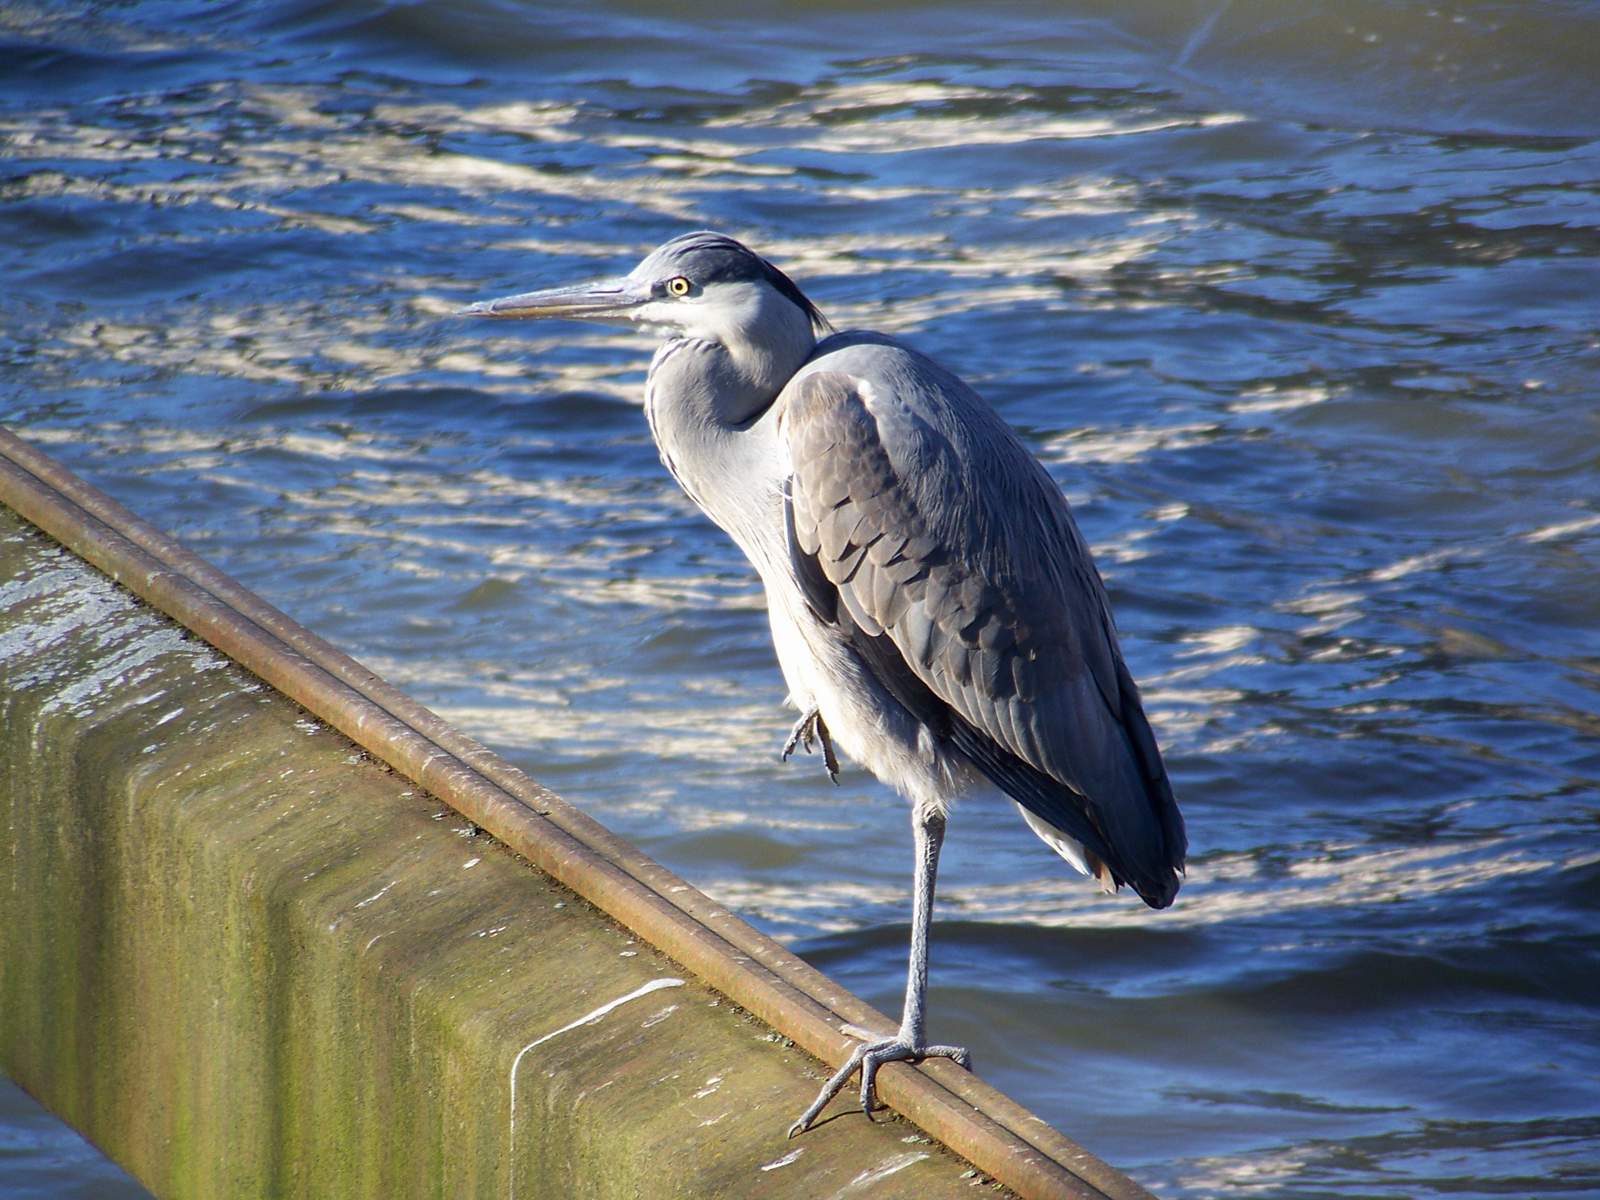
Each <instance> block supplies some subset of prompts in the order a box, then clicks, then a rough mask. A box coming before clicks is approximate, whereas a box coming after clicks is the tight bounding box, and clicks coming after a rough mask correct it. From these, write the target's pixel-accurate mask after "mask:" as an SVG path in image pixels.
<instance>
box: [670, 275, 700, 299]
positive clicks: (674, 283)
mask: <svg viewBox="0 0 1600 1200" xmlns="http://www.w3.org/2000/svg"><path fill="white" fill-rule="evenodd" d="M693 286H694V285H693V284H692V283H690V282H689V281H688V280H687V279H685V278H684V277H683V276H682V275H674V276H673V277H672V278H671V279H669V280H667V291H669V292H671V293H672V294H673V295H674V296H687V295H688V294H689V289H690V288H692V287H693Z"/></svg>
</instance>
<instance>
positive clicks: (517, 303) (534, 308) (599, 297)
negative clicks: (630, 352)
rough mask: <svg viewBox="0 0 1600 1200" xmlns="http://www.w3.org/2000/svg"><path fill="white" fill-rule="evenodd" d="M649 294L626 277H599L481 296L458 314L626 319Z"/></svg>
mask: <svg viewBox="0 0 1600 1200" xmlns="http://www.w3.org/2000/svg"><path fill="white" fill-rule="evenodd" d="M649 298H650V297H649V296H647V295H641V294H639V293H638V292H637V291H635V290H634V288H633V286H632V285H631V284H630V283H629V281H628V280H627V279H626V278H621V279H602V280H598V281H596V282H594V283H581V284H578V285H577V286H575V287H558V288H546V289H544V290H543V291H539V292H523V293H521V294H520V295H516V296H502V297H500V299H498V300H480V301H478V302H477V303H476V304H469V305H467V307H465V308H463V309H460V310H459V311H458V312H457V313H456V315H457V316H460V317H496V318H499V319H501V320H509V319H512V318H519V317H520V318H528V317H565V318H567V319H568V320H574V321H605V320H619V319H620V320H626V319H627V318H628V316H629V314H630V313H631V312H632V310H633V309H635V308H637V307H638V306H639V305H641V304H643V303H644V302H645V301H646V300H648V299H649Z"/></svg>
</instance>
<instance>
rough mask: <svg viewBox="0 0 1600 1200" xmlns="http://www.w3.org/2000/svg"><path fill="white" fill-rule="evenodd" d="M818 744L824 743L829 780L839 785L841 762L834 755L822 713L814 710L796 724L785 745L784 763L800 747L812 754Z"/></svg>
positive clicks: (823, 761) (782, 756) (825, 764)
mask: <svg viewBox="0 0 1600 1200" xmlns="http://www.w3.org/2000/svg"><path fill="white" fill-rule="evenodd" d="M818 742H821V743H822V763H823V765H824V766H825V767H827V768H828V778H830V779H832V780H833V782H834V783H835V784H836V785H837V784H838V782H839V760H838V759H837V758H835V757H834V754H833V739H832V738H830V737H829V736H828V727H827V726H826V725H824V724H823V723H822V712H821V710H819V709H815V708H813V709H812V710H811V711H810V712H808V713H806V715H805V716H803V717H801V718H800V719H799V720H798V721H796V722H795V723H794V728H793V729H792V730H790V731H789V740H788V741H787V742H785V743H784V744H783V754H782V755H780V757H781V758H782V760H783V761H784V762H788V761H789V756H790V755H791V754H793V753H794V752H795V750H796V749H798V748H799V747H800V746H804V747H805V748H806V753H807V754H810V753H811V749H812V747H813V746H815V745H816V744H817V743H818Z"/></svg>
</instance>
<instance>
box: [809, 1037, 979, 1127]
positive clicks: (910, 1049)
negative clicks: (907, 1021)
mask: <svg viewBox="0 0 1600 1200" xmlns="http://www.w3.org/2000/svg"><path fill="white" fill-rule="evenodd" d="M849 1032H851V1033H856V1032H858V1031H857V1030H854V1029H852V1030H850V1031H849ZM873 1036H876V1035H873ZM925 1058H948V1059H950V1060H951V1061H953V1062H954V1063H955V1064H956V1065H957V1066H960V1067H965V1068H966V1069H967V1070H969V1071H970V1070H972V1055H970V1054H968V1053H967V1051H966V1049H965V1048H964V1047H962V1046H916V1045H913V1044H912V1043H911V1042H910V1040H908V1039H907V1038H904V1037H902V1036H901V1035H899V1034H896V1035H895V1036H894V1037H891V1038H884V1039H883V1040H882V1041H876V1042H867V1043H864V1044H863V1045H860V1046H857V1047H856V1048H855V1049H854V1050H853V1051H851V1053H850V1057H849V1059H848V1060H846V1062H845V1064H844V1066H842V1067H840V1068H839V1069H838V1070H837V1071H835V1072H834V1075H833V1078H832V1079H830V1080H828V1082H827V1083H825V1084H823V1085H822V1091H820V1092H818V1093H817V1098H816V1099H815V1100H813V1101H812V1102H811V1107H810V1108H808V1109H806V1111H805V1112H803V1113H801V1114H800V1119H799V1120H798V1121H796V1122H795V1123H794V1124H793V1125H791V1126H789V1136H790V1137H794V1136H795V1134H797V1133H804V1132H805V1131H806V1130H807V1129H809V1128H811V1122H813V1121H815V1120H816V1119H817V1115H818V1114H819V1113H821V1112H822V1110H823V1109H824V1108H826V1107H827V1106H828V1101H830V1100H832V1099H833V1098H834V1097H835V1096H837V1095H838V1094H839V1093H840V1092H841V1091H843V1090H844V1085H845V1084H846V1083H848V1082H849V1081H850V1076H852V1075H854V1074H855V1073H856V1069H857V1068H858V1067H859V1068H860V1070H861V1111H862V1112H864V1113H866V1114H867V1120H869V1121H870V1120H872V1109H873V1107H874V1104H875V1100H874V1097H873V1084H874V1083H875V1082H876V1081H877V1078H878V1068H879V1067H881V1066H883V1064H884V1063H892V1062H921V1061H922V1060H923V1059H925Z"/></svg>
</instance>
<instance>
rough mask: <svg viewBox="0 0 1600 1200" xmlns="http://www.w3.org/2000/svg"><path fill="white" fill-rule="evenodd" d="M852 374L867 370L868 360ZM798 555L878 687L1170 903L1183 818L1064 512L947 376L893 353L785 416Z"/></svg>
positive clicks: (825, 380)
mask: <svg viewBox="0 0 1600 1200" xmlns="http://www.w3.org/2000/svg"><path fill="white" fill-rule="evenodd" d="M857 358H858V360H859V358H860V356H857ZM783 404H784V408H783V411H782V417H781V422H782V424H781V429H782V433H783V438H784V440H785V442H786V444H787V446H788V449H789V454H790V461H791V464H792V475H791V478H790V481H789V495H788V499H787V509H788V517H787V519H788V522H789V539H790V554H791V559H792V562H793V565H794V569H795V572H796V576H797V578H799V580H800V581H801V584H802V586H803V587H804V588H805V590H806V594H807V597H808V600H809V602H810V603H811V605H812V607H813V608H814V609H815V610H816V611H817V612H818V613H819V615H821V616H822V617H823V618H824V619H825V620H830V621H836V622H838V623H839V624H841V625H844V626H847V627H848V628H849V629H850V632H851V635H852V637H853V639H854V642H855V645H856V648H857V650H858V652H859V653H860V655H861V657H862V658H863V659H864V660H865V661H866V662H867V664H868V666H869V667H870V668H871V669H872V671H873V673H874V675H875V676H876V677H877V678H878V679H879V681H880V682H881V683H882V684H883V685H884V687H885V688H886V689H887V690H888V691H889V692H890V694H891V695H893V696H894V697H895V698H896V699H897V700H899V701H900V702H901V703H902V704H903V705H905V706H906V707H907V708H908V709H910V710H911V711H912V712H913V713H914V714H915V715H916V716H918V717H919V718H920V719H921V720H923V721H924V722H925V723H927V724H928V725H929V726H930V727H931V728H933V729H934V731H935V733H936V734H939V735H942V736H945V737H947V738H948V739H949V740H950V741H951V742H952V743H954V744H955V745H956V747H957V748H958V749H960V750H961V751H962V752H963V753H964V754H965V755H966V756H967V757H968V758H969V759H970V760H972V762H973V763H974V764H975V765H976V766H977V767H978V768H979V769H980V770H982V771H983V772H984V773H985V774H986V775H987V776H989V778H990V779H992V780H993V781H994V782H995V783H996V784H997V785H999V786H1000V787H1001V788H1002V789H1003V790H1005V791H1006V792H1007V793H1008V794H1010V795H1011V796H1012V797H1013V798H1014V799H1016V800H1017V801H1018V803H1020V804H1022V805H1023V806H1024V807H1025V808H1026V809H1028V810H1029V811H1030V812H1032V813H1033V814H1034V815H1035V816H1037V817H1040V818H1042V819H1043V820H1044V821H1046V822H1047V823H1049V824H1050V825H1053V826H1055V827H1056V828H1058V829H1060V830H1062V831H1064V832H1065V833H1067V834H1068V835H1070V836H1071V837H1073V838H1075V839H1077V840H1078V841H1080V842H1081V843H1083V845H1084V846H1085V848H1086V849H1088V850H1089V852H1090V853H1091V854H1092V855H1093V856H1095V858H1097V859H1098V860H1100V861H1101V862H1102V863H1104V864H1105V865H1106V867H1107V868H1109V870H1110V872H1111V874H1112V876H1113V878H1114V879H1115V880H1116V881H1117V882H1127V883H1130V884H1132V885H1133V886H1134V887H1135V888H1136V889H1137V890H1138V891H1139V893H1140V895H1142V896H1143V897H1144V898H1145V899H1146V900H1147V901H1148V902H1150V903H1152V904H1156V905H1162V904H1165V903H1169V902H1170V901H1171V898H1172V895H1173V894H1174V893H1175V892H1176V890H1177V876H1176V871H1177V870H1178V869H1179V868H1181V866H1182V862H1183V853H1184V835H1183V827H1182V820H1181V818H1180V817H1179V816H1178V811H1177V806H1176V804H1175V802H1174V801H1173V798H1172V791H1171V787H1170V785H1169V784H1168V782H1167V777H1166V771H1165V768H1164V767H1163V765H1162V762H1161V755H1160V752H1159V751H1158V750H1157V748H1156V744H1155V740H1154V737H1153V736H1152V735H1151V732H1150V727H1149V723H1148V722H1147V721H1146V719H1145V716H1144V712H1143V709H1142V708H1141V706H1140V703H1139V697H1138V692H1137V690H1136V689H1135V687H1134V685H1133V681H1132V679H1131V678H1130V677H1129V675H1128V671H1127V668H1126V667H1125V666H1124V665H1123V662H1122V655H1121V653H1120V651H1119V649H1118V647H1117V641H1116V634H1115V632H1114V631H1113V628H1112V624H1111V619H1110V615H1109V612H1108V609H1107V605H1106V599H1105V592H1104V588H1103V587H1102V585H1101V583H1100V579H1099V576H1098V574H1097V573H1096V572H1095V569H1094V566H1093V563H1092V562H1091V560H1090V557H1089V553H1088V550H1087V548H1086V547H1085V546H1084V543H1083V540H1082V538H1081V535H1080V534H1079V533H1078V530H1077V528H1076V526H1075V525H1074V523H1073V521H1072V517H1071V514H1070V512H1069V511H1068V509H1067V506H1066V501H1065V500H1064V499H1063V497H1062V496H1061V493H1060V490H1059V489H1058V488H1057V487H1056V485H1055V483H1054V481H1053V480H1051V479H1050V477H1049V475H1048V474H1047V473H1046V472H1045V471H1044V468H1043V467H1041V466H1040V465H1039V463H1038V462H1037V460H1035V459H1034V458H1033V456H1032V455H1031V454H1029V453H1028V452H1027V450H1026V449H1025V448H1024V447H1023V446H1022V444H1021V443H1020V442H1019V441H1018V440H1017V439H1016V437H1015V435H1014V434H1013V433H1012V432H1011V431H1010V429H1009V427H1007V426H1006V425H1005V423H1004V422H1003V421H1001V420H1000V418H999V417H998V416H996V415H995V414H994V413H993V411H992V410H991V409H989V408H988V406H987V405H985V404H984V403H983V402H982V401H981V400H979V399H978V398H977V397H976V396H975V395H974V394H973V393H972V392H971V391H970V390H969V389H967V388H966V387H965V385H964V384H962V383H961V382H960V381H959V380H957V379H956V378H955V377H954V376H951V375H948V374H947V373H945V372H943V371H942V370H940V369H938V368H937V367H936V366H935V365H934V364H932V363H931V362H929V361H928V360H925V359H921V358H915V357H913V356H911V355H910V354H909V352H906V351H903V350H899V351H897V352H896V353H895V354H886V355H885V356H884V365H883V370H882V371H881V372H880V371H872V372H870V373H868V372H863V373H861V374H857V373H855V372H850V371H828V370H815V371H812V372H811V373H808V374H803V375H801V376H800V377H798V378H797V379H796V380H795V381H794V382H793V383H791V385H790V387H789V389H788V391H787V392H786V394H785V397H784V399H783Z"/></svg>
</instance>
